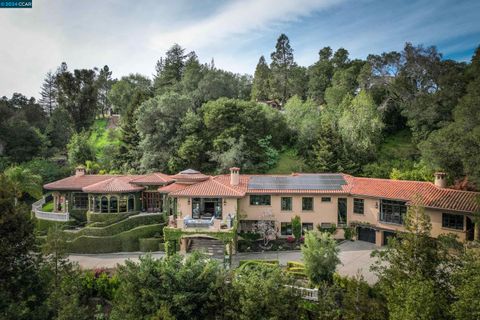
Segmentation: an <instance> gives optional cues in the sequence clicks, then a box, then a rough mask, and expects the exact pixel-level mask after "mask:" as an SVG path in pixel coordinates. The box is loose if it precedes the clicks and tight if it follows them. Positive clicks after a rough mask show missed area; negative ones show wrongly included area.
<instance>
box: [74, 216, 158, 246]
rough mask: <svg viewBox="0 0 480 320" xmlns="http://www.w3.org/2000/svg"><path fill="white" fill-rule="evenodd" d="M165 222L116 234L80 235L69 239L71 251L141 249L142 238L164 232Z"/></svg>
mask: <svg viewBox="0 0 480 320" xmlns="http://www.w3.org/2000/svg"><path fill="white" fill-rule="evenodd" d="M163 227H164V224H163V223H159V224H152V225H147V226H140V227H136V228H134V229H131V230H128V231H125V232H122V233H119V234H117V235H114V236H107V237H98V236H80V237H78V238H75V239H74V240H72V241H67V244H68V251H69V252H71V253H109V252H132V251H140V241H139V239H140V238H150V237H153V236H154V235H156V234H159V233H161V232H162V229H163Z"/></svg>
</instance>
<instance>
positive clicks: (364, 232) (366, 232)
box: [357, 227, 375, 243]
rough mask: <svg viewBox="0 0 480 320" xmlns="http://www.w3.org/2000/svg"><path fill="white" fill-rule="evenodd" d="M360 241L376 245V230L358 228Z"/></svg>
mask: <svg viewBox="0 0 480 320" xmlns="http://www.w3.org/2000/svg"><path fill="white" fill-rule="evenodd" d="M357 237H358V240H361V241H366V242H371V243H375V230H374V229H371V228H365V227H357Z"/></svg>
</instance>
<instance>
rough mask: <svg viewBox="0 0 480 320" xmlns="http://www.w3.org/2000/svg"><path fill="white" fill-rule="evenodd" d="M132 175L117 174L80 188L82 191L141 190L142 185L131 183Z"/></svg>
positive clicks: (117, 191)
mask: <svg viewBox="0 0 480 320" xmlns="http://www.w3.org/2000/svg"><path fill="white" fill-rule="evenodd" d="M133 178H134V177H132V176H118V177H113V178H110V179H108V180H105V181H100V182H98V183H94V184H92V185H89V186H86V187H83V188H82V191H83V192H88V193H121V192H136V191H142V190H143V189H144V187H141V186H138V185H134V184H131V183H130V181H131V180H132V179H133Z"/></svg>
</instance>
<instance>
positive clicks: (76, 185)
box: [43, 174, 113, 191]
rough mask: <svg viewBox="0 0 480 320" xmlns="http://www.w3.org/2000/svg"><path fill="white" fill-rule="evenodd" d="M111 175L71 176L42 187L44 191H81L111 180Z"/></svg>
mask: <svg viewBox="0 0 480 320" xmlns="http://www.w3.org/2000/svg"><path fill="white" fill-rule="evenodd" d="M112 177H113V176H111V175H100V174H86V175H82V176H71V177H67V178H65V179H61V180H57V181H54V182H50V183H47V184H46V185H44V186H43V187H44V188H45V189H46V190H78V191H81V190H82V188H83V187H86V186H89V185H91V184H94V183H98V182H101V181H104V180H108V179H110V178H112Z"/></svg>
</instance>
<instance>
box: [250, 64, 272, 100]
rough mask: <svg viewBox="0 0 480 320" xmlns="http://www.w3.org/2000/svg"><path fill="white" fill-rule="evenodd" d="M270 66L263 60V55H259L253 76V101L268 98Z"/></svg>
mask: <svg viewBox="0 0 480 320" xmlns="http://www.w3.org/2000/svg"><path fill="white" fill-rule="evenodd" d="M270 76H271V74H270V68H269V67H268V64H267V63H266V61H265V57H264V56H261V57H260V59H259V60H258V63H257V67H256V69H255V75H254V76H253V87H252V99H253V100H255V101H265V100H268V97H269V95H270Z"/></svg>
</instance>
